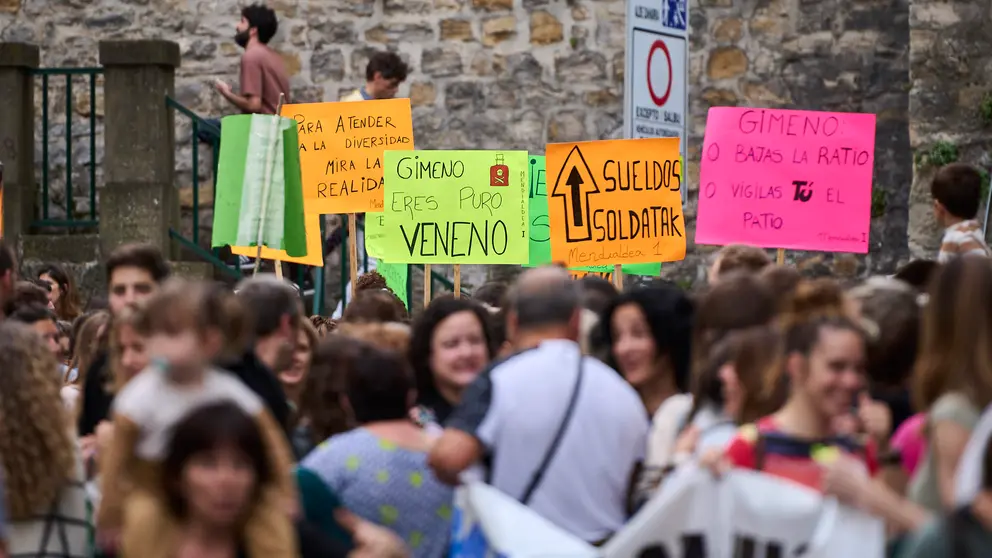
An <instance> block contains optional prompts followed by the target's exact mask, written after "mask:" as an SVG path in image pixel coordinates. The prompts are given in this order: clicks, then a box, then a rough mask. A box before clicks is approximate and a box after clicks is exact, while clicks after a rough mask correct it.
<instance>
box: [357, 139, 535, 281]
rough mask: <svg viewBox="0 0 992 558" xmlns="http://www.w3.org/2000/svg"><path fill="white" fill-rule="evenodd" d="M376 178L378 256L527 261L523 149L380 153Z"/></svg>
mask: <svg viewBox="0 0 992 558" xmlns="http://www.w3.org/2000/svg"><path fill="white" fill-rule="evenodd" d="M384 176H385V180H386V198H385V208H384V212H383V215H382V223H381V226H380V229H378V230H374V231H373V232H374V233H375V234H376V237H375V239H374V241H373V244H374V247H373V250H374V251H375V252H376V253H377V254H378V255H379V256H381V257H382V259H384V260H385V261H387V262H389V263H423V264H523V263H527V223H528V219H527V153H526V152H523V151H386V155H385V175H384ZM377 226H379V225H377Z"/></svg>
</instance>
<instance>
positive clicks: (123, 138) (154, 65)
mask: <svg viewBox="0 0 992 558" xmlns="http://www.w3.org/2000/svg"><path fill="white" fill-rule="evenodd" d="M179 63H180V56H179V45H178V44H176V43H174V42H172V41H159V40H145V41H101V42H100V64H101V65H103V68H104V86H103V87H104V100H105V117H104V158H103V173H104V188H103V191H102V192H101V194H100V247H101V251H102V253H103V254H104V255H107V254H109V253H110V252H111V251H112V250H113V249H114V248H116V247H118V246H120V245H121V244H123V243H126V242H147V243H150V244H153V245H155V246H158V247H159V248H161V249H162V252H163V253H165V254H167V255H168V254H170V253H171V252H172V250H171V249H170V244H171V243H170V241H169V228H170V227H178V215H179V210H178V203H179V202H178V196H177V195H176V190H175V187H174V185H173V182H174V181H173V175H174V172H175V129H174V125H173V113H172V110H171V109H169V108H168V107H167V106H166V104H165V98H166V95H170V96H171V95H173V94H174V87H175V70H176V68H177V67H179Z"/></svg>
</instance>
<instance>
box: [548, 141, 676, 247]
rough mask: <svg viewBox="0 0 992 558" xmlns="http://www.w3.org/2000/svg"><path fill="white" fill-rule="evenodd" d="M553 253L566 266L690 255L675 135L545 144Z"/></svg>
mask: <svg viewBox="0 0 992 558" xmlns="http://www.w3.org/2000/svg"><path fill="white" fill-rule="evenodd" d="M547 164H548V185H547V188H548V217H549V225H550V227H551V228H550V232H551V235H550V236H551V259H552V260H553V261H555V262H564V263H565V265H567V266H568V267H577V266H588V265H614V264H624V263H654V262H659V261H662V262H670V261H678V260H681V259H683V258H685V222H684V219H683V216H682V197H681V193H680V191H681V189H682V175H683V169H682V162H681V158H680V157H679V142H678V138H650V139H633V140H606V141H591V142H581V143H553V144H549V145H548V146H547Z"/></svg>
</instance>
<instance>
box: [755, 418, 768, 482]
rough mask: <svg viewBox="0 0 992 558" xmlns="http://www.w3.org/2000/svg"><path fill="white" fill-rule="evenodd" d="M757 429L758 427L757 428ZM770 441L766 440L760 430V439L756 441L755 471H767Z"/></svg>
mask: <svg viewBox="0 0 992 558" xmlns="http://www.w3.org/2000/svg"><path fill="white" fill-rule="evenodd" d="M755 427H756V428H757V425H756V426H755ZM767 442H768V439H767V438H765V435H764V433H763V432H761V429H760V428H759V429H758V439H757V440H755V441H754V450H753V451H754V470H755V471H764V470H765V454H766V450H767V447H766V446H767Z"/></svg>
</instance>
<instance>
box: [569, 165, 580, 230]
mask: <svg viewBox="0 0 992 558" xmlns="http://www.w3.org/2000/svg"><path fill="white" fill-rule="evenodd" d="M565 184H566V185H568V186H571V187H572V224H573V225H575V226H576V227H581V226H582V198H580V197H579V188H580V187H581V186H582V176H581V175H579V167H572V172H571V174H569V175H568V180H566V181H565Z"/></svg>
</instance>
